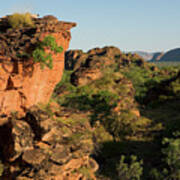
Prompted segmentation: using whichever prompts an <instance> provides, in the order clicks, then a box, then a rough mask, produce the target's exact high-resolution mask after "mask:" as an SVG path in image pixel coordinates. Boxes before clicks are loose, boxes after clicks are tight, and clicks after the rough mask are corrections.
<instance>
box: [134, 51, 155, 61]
mask: <svg viewBox="0 0 180 180" xmlns="http://www.w3.org/2000/svg"><path fill="white" fill-rule="evenodd" d="M132 53H133V54H134V53H136V54H138V55H139V56H141V57H142V58H143V59H144V60H145V61H149V60H151V59H152V57H153V53H148V52H145V51H134V52H132Z"/></svg>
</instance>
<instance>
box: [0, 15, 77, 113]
mask: <svg viewBox="0 0 180 180" xmlns="http://www.w3.org/2000/svg"><path fill="white" fill-rule="evenodd" d="M33 22H34V26H33V27H21V28H16V29H12V28H10V27H9V24H8V17H5V18H1V19H0V29H1V34H0V44H1V46H0V114H9V113H11V112H15V111H18V112H22V113H23V112H25V111H26V110H27V109H28V108H29V107H31V106H32V105H35V104H37V103H39V102H42V103H47V102H48V100H49V98H50V96H51V94H52V92H53V89H54V87H55V85H56V84H57V83H58V82H59V81H60V80H61V77H62V73H63V69H64V52H65V51H66V50H67V48H68V46H69V41H70V39H71V35H70V29H71V28H72V27H74V26H76V24H75V23H67V22H62V21H58V20H57V19H56V18H55V17H53V16H45V17H43V18H34V19H33ZM47 35H51V36H53V37H54V38H55V39H56V42H57V44H58V45H59V46H62V47H63V52H62V53H60V54H59V53H58V54H52V58H53V69H49V68H47V67H45V68H44V69H43V70H42V69H41V67H40V64H39V63H34V61H33V58H32V57H31V56H26V55H27V54H28V55H30V54H31V53H32V51H33V50H34V48H35V47H36V45H37V43H38V42H39V41H41V40H43V39H44V37H46V36H47Z"/></svg>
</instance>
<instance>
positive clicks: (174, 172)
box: [152, 132, 180, 180]
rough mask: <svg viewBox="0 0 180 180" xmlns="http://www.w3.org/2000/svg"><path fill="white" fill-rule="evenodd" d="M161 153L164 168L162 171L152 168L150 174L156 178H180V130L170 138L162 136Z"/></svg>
mask: <svg viewBox="0 0 180 180" xmlns="http://www.w3.org/2000/svg"><path fill="white" fill-rule="evenodd" d="M162 144H163V145H165V146H166V147H164V148H163V149H162V153H163V154H164V156H165V158H164V159H163V162H164V163H165V164H164V166H165V167H164V168H163V170H162V171H158V170H157V169H153V170H152V176H153V177H154V178H155V179H157V180H159V179H160V180H161V179H162V180H164V179H166V180H180V132H177V133H174V137H172V138H164V139H163V142H162Z"/></svg>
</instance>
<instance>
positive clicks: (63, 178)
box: [0, 105, 98, 180]
mask: <svg viewBox="0 0 180 180" xmlns="http://www.w3.org/2000/svg"><path fill="white" fill-rule="evenodd" d="M57 107H58V106H56V108H57ZM56 108H55V107H54V105H53V106H52V105H51V106H49V107H41V108H39V107H35V106H34V107H32V108H31V109H30V110H29V111H28V112H27V114H26V116H25V117H24V118H21V119H19V118H18V117H16V115H15V114H14V116H11V117H9V119H8V123H6V124H4V125H3V126H0V148H1V151H0V152H1V159H2V161H3V163H4V164H5V168H4V173H3V176H2V179H3V180H5V179H8V180H14V179H16V180H22V179H23V180H50V179H51V180H81V179H83V180H86V179H92V180H93V179H94V180H95V179H96V178H95V176H94V172H95V171H96V170H97V169H98V164H97V163H96V162H95V161H94V160H93V159H92V158H91V157H90V154H91V153H92V151H93V141H92V128H91V126H90V124H89V122H88V118H87V117H86V115H84V113H81V112H78V111H72V110H68V109H65V108H60V107H58V108H57V109H56Z"/></svg>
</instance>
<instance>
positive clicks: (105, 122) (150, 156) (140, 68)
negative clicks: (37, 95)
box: [52, 48, 180, 180]
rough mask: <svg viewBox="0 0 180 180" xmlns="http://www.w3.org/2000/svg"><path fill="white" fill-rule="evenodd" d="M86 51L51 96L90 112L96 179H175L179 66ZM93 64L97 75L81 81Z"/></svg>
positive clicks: (63, 103)
mask: <svg viewBox="0 0 180 180" xmlns="http://www.w3.org/2000/svg"><path fill="white" fill-rule="evenodd" d="M105 49H106V48H105ZM99 51H100V50H99ZM114 51H115V50H114ZM116 52H117V51H116ZM89 53H90V54H91V56H90V58H89V59H88V58H87V57H86V59H87V61H86V60H84V59H83V61H82V62H81V63H80V62H78V63H79V64H81V65H80V67H79V69H78V67H77V65H76V69H75V71H73V70H72V71H68V70H66V71H65V72H64V76H63V79H62V81H61V82H60V83H59V84H58V85H57V87H56V89H55V91H54V94H53V97H52V98H53V99H54V100H55V101H56V102H58V103H59V105H60V106H62V107H63V106H64V107H68V108H70V109H74V110H75V109H78V110H79V111H81V112H83V113H84V114H87V115H88V116H89V122H90V123H91V126H92V127H93V128H94V132H93V139H94V142H95V144H96V146H95V150H94V154H92V156H93V157H94V158H95V159H96V161H97V162H98V163H99V165H100V168H99V171H98V173H97V179H103V180H104V179H107V180H116V179H123V180H126V179H127V180H128V179H131V180H133V179H137V180H140V179H141V180H147V179H150V180H155V179H166V180H178V179H180V177H179V170H180V167H179V163H180V161H179V152H180V149H179V148H180V146H179V135H177V133H176V135H173V134H174V132H177V131H180V116H179V110H180V100H179V85H180V81H179V76H178V72H179V70H180V68H179V67H178V66H167V67H164V66H163V67H157V66H156V65H154V64H150V63H145V62H144V61H143V60H141V59H140V58H139V57H138V56H137V55H132V54H123V53H119V54H117V53H114V54H113V53H112V52H111V54H110V55H111V56H110V57H109V54H108V53H107V52H101V51H100V52H98V53H97V54H98V56H95V58H93V53H94V51H93V50H92V51H90V52H89ZM94 54H95V55H96V53H94ZM79 56H80V55H79ZM87 56H88V55H87ZM83 57H84V55H83ZM99 57H104V59H105V60H106V61H105V62H106V63H107V59H106V58H107V57H109V59H110V60H109V61H112V59H113V63H109V64H108V63H107V64H106V63H103V62H102V60H101V61H100V60H99V59H100V58H99ZM79 59H80V60H81V59H82V58H81V57H79ZM98 60H99V61H98ZM76 61H78V59H76ZM93 62H94V63H93ZM73 63H74V62H73ZM98 63H100V64H101V63H102V64H101V65H100V66H99V64H98ZM81 67H82V68H81ZM97 67H98V68H99V69H100V72H101V75H100V76H99V77H98V78H96V79H92V80H90V79H89V78H88V79H87V80H86V79H85V78H86V77H85V75H84V74H86V73H89V71H91V69H96V68H97ZM84 69H88V71H87V72H86V71H84ZM79 73H81V74H79ZM96 73H97V72H96ZM75 76H76V78H77V77H78V79H75ZM71 82H72V83H73V84H75V85H76V86H73V85H72V83H71ZM84 82H85V83H84ZM78 83H79V84H80V83H81V84H82V85H79V84H78ZM157 89H159V91H157ZM138 111H139V113H140V115H139V113H138ZM162 142H163V143H162ZM132 155H133V156H132Z"/></svg>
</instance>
